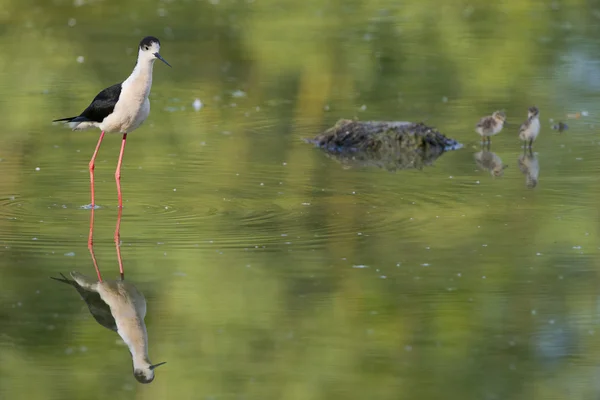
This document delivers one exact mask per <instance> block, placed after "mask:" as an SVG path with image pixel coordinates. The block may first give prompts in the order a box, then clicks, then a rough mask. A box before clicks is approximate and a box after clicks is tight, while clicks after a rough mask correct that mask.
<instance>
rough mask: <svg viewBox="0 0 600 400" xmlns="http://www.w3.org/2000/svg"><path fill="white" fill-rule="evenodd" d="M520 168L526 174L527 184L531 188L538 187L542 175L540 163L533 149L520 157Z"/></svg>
mask: <svg viewBox="0 0 600 400" xmlns="http://www.w3.org/2000/svg"><path fill="white" fill-rule="evenodd" d="M519 169H520V170H521V172H522V173H523V174H524V175H525V186H527V187H528V188H530V189H533V188H534V187H536V186H537V183H538V177H539V175H540V164H539V163H538V159H537V157H536V156H534V155H533V153H532V152H531V150H530V151H529V154H523V155H521V156H520V157H519Z"/></svg>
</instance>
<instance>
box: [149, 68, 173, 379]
mask: <svg viewBox="0 0 600 400" xmlns="http://www.w3.org/2000/svg"><path fill="white" fill-rule="evenodd" d="M163 61H164V60H163ZM165 62H166V61H165ZM167 65H169V64H167ZM169 67H170V65H169ZM166 363H167V362H166V361H164V362H160V363H158V364H154V365H151V366H150V370H153V369H154V368H156V367H160V366H161V365H163V364H166Z"/></svg>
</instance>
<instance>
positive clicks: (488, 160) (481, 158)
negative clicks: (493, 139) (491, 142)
mask: <svg viewBox="0 0 600 400" xmlns="http://www.w3.org/2000/svg"><path fill="white" fill-rule="evenodd" d="M475 162H476V163H477V166H478V167H479V168H481V169H485V170H486V171H490V174H491V175H492V176H502V175H503V174H504V170H505V169H506V168H507V167H508V165H504V164H502V159H500V157H498V156H497V155H496V153H492V152H491V151H480V152H478V153H475Z"/></svg>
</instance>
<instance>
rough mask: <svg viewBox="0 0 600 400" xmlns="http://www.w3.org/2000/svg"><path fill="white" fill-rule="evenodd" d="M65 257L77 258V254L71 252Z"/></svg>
mask: <svg viewBox="0 0 600 400" xmlns="http://www.w3.org/2000/svg"><path fill="white" fill-rule="evenodd" d="M65 257H75V252H73V251H70V252H68V253H65Z"/></svg>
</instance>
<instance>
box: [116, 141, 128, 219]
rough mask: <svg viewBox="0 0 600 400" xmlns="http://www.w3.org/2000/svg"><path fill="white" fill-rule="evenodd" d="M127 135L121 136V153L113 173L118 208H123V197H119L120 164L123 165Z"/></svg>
mask: <svg viewBox="0 0 600 400" xmlns="http://www.w3.org/2000/svg"><path fill="white" fill-rule="evenodd" d="M126 141H127V134H126V133H124V134H123V142H122V143H121V152H120V153H119V162H118V163H117V170H116V171H115V181H117V194H118V196H119V208H123V196H122V195H121V164H122V163H123V152H124V151H125V143H126Z"/></svg>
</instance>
